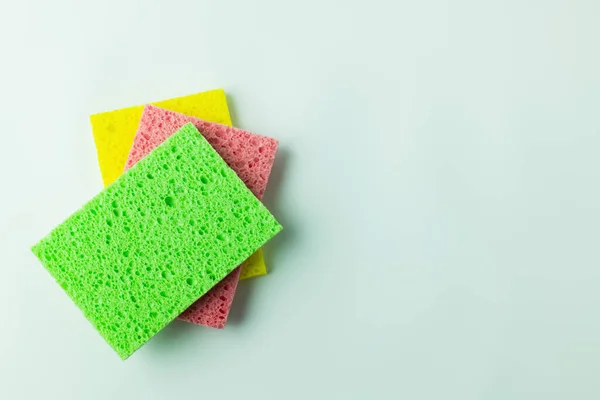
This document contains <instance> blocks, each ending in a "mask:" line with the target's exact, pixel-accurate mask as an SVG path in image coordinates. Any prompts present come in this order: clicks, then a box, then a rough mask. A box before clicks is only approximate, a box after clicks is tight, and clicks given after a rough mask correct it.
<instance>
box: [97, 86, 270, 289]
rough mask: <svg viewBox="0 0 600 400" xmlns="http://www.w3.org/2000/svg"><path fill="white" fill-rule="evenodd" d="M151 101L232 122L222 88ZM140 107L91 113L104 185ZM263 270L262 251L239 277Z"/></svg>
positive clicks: (115, 172)
mask: <svg viewBox="0 0 600 400" xmlns="http://www.w3.org/2000/svg"><path fill="white" fill-rule="evenodd" d="M153 104H155V105H157V106H160V107H162V108H165V109H167V110H171V111H175V112H179V113H183V114H186V115H191V116H194V117H198V118H202V119H204V120H207V121H214V122H218V123H221V124H224V125H229V126H230V125H231V117H230V115H229V108H228V107H227V99H226V97H225V92H224V91H223V90H222V89H216V90H210V91H207V92H201V93H196V94H192V95H189V96H182V97H176V98H173V99H169V100H163V101H159V102H155V103H153ZM143 110H144V106H143V105H141V106H134V107H127V108H122V109H119V110H114V111H109V112H104V113H99V114H94V115H92V116H91V117H90V122H91V124H92V132H93V135H94V142H95V143H96V150H97V154H98V164H99V165H100V172H101V174H102V180H103V181H104V186H108V185H109V184H111V183H112V182H113V181H114V180H115V179H117V177H119V176H120V175H121V174H122V173H123V168H124V166H125V163H126V161H127V156H128V154H129V152H130V150H131V145H132V143H133V138H134V137H135V134H136V131H137V129H138V125H139V123H140V119H141V117H142V112H143ZM249 271H252V272H249ZM266 273H267V268H266V266H265V262H264V259H263V258H262V252H261V257H260V258H258V257H252V259H251V260H249V261H246V262H244V264H243V266H242V271H241V273H240V279H245V278H249V277H251V276H258V275H266Z"/></svg>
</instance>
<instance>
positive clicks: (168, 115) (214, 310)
mask: <svg viewBox="0 0 600 400" xmlns="http://www.w3.org/2000/svg"><path fill="white" fill-rule="evenodd" d="M188 122H191V123H192V124H194V126H196V128H198V130H199V131H200V132H201V133H202V135H203V136H204V137H205V138H206V139H207V140H208V142H209V143H210V144H211V145H212V146H213V148H214V149H215V150H216V151H217V153H219V155H220V156H221V157H223V160H224V161H225V162H226V163H227V164H228V165H229V166H230V167H231V168H232V169H233V170H234V171H235V172H236V173H237V174H238V176H239V177H240V178H241V179H242V181H244V183H245V184H246V186H247V187H248V188H249V189H250V190H251V191H252V193H254V194H255V195H256V196H257V197H258V198H259V199H261V198H262V195H263V193H264V192H265V188H266V186H267V181H268V179H269V174H270V173H271V167H272V166H273V161H274V159H275V152H276V151H277V145H278V142H277V140H275V139H272V138H269V137H266V136H261V135H257V134H254V133H250V132H247V131H244V130H242V129H237V128H231V127H229V126H225V125H221V124H217V123H214V122H207V121H201V120H199V119H198V118H194V117H188V116H186V115H183V114H179V113H176V112H173V111H168V110H164V109H162V108H159V107H155V106H151V105H147V106H146V107H144V111H143V113H142V118H141V120H140V125H139V127H138V131H137V133H136V135H135V138H134V140H133V146H132V148H131V152H130V154H129V158H128V159H127V163H126V164H125V168H126V169H127V168H130V167H132V166H133V165H134V164H135V163H136V162H137V161H138V160H140V159H141V158H142V157H144V156H146V155H147V154H148V153H150V152H151V151H152V150H153V149H154V148H155V147H156V146H158V145H160V144H161V143H162V142H164V141H165V140H166V139H167V138H168V137H169V136H171V135H172V134H173V133H174V132H176V131H177V129H179V128H180V127H182V126H183V125H185V124H186V123H188ZM260 256H261V255H260V254H258V255H257V256H254V257H260ZM247 264H248V263H247ZM262 265H264V263H263V264H262ZM240 270H241V268H237V269H236V270H234V271H233V272H232V273H231V274H230V275H229V276H228V277H227V279H225V280H224V281H223V282H220V283H219V284H218V285H217V286H215V287H214V288H212V289H211V290H210V291H209V292H208V293H207V294H206V295H205V296H202V297H201V298H200V299H199V300H198V301H197V302H196V303H194V304H193V305H192V306H191V307H190V308H189V309H188V310H186V312H185V313H183V314H182V315H181V316H180V319H183V320H185V321H189V322H193V323H197V324H201V325H206V326H210V327H213V328H223V327H224V326H225V322H226V321H227V316H228V314H229V310H230V308H231V304H232V302H233V296H234V294H235V289H236V287H237V280H238V278H239V275H240ZM260 272H262V271H258V273H260Z"/></svg>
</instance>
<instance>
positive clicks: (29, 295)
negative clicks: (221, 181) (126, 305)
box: [0, 0, 600, 400]
mask: <svg viewBox="0 0 600 400" xmlns="http://www.w3.org/2000/svg"><path fill="white" fill-rule="evenodd" d="M1 4H2V5H1V8H0V40H1V41H2V47H1V49H2V51H1V54H2V57H1V58H2V61H1V63H0V128H1V133H0V150H1V152H2V157H0V171H1V174H2V175H1V177H2V190H1V192H2V195H1V196H0V246H1V247H0V250H1V251H0V257H1V268H2V269H1V273H2V275H1V278H0V317H1V318H2V327H1V329H0V398H2V399H65V400H66V399H137V398H143V399H194V398H198V399H200V398H201V399H210V398H218V399H225V398H227V399H230V398H231V399H308V398H315V399H338V398H344V399H461V400H468V399H498V400H505V399H511V400H518V399H527V400H529V399H544V400H550V399H578V400H580V399H598V398H599V397H600V379H599V377H598V374H599V371H600V316H599V313H598V310H599V306H600V290H599V285H600V263H599V261H600V257H599V254H598V249H599V246H598V235H599V229H598V226H599V223H600V212H599V206H600V189H599V188H598V185H599V178H600V158H599V156H598V152H599V148H600V118H599V107H600V78H599V74H600V56H599V50H598V39H599V37H600V36H599V35H600V24H598V18H599V17H600V3H599V2H598V1H597V0H587V1H586V0H537V1H523V0H504V1H481V0H453V1H445V0H425V1H377V0H372V1H349V0H346V1H334V0H303V1H297V2H286V1H281V0H255V1H241V0H240V1H224V0H218V1H192V0H190V1H182V2H175V1H167V0H163V1H160V0H146V1H137V2H135V1H123V0H103V1H95V2H82V1H75V0H73V1H66V0H55V1H52V2H48V1H42V0H37V1H31V0H30V1H22V2H19V1H3V2H2V3H1ZM218 87H223V88H224V89H225V90H226V91H227V93H228V95H229V101H230V105H231V110H232V113H233V118H234V123H235V124H236V125H237V126H240V127H242V128H245V129H249V130H252V131H256V132H259V133H262V134H265V135H269V136H273V137H276V138H278V139H279V140H280V141H281V152H280V154H279V156H278V159H277V162H276V165H275V170H274V173H273V176H272V182H271V183H270V187H269V188H268V189H267V192H268V194H267V197H266V203H267V205H268V206H269V207H270V208H271V209H272V211H273V213H274V214H275V215H276V216H277V217H278V219H280V221H281V222H282V223H283V225H284V226H285V230H284V232H283V233H281V235H280V236H279V237H277V238H276V239H275V240H274V241H273V242H272V243H270V244H269V245H268V246H267V247H266V250H265V251H266V257H267V261H268V263H269V266H270V269H271V274H270V275H269V276H268V277H265V278H259V279H255V280H252V281H247V282H243V283H242V284H241V285H240V290H239V292H238V295H237V297H236V299H235V302H234V307H233V311H232V316H231V320H230V323H229V325H228V326H227V328H226V329H225V330H224V331H215V330H210V329H206V328H202V327H197V326H193V325H188V324H185V323H180V322H175V323H173V324H171V325H170V326H169V327H167V328H166V329H165V330H164V331H163V332H161V333H160V334H158V335H157V336H156V337H155V338H154V339H152V340H151V341H150V342H149V343H148V344H147V345H146V346H144V347H143V348H142V349H141V350H140V351H139V352H137V353H136V354H135V355H134V356H133V357H132V358H131V359H129V360H128V361H126V362H121V361H120V360H119V358H118V357H117V356H116V354H115V353H113V351H112V350H111V349H110V347H109V346H108V345H106V344H105V343H104V342H103V341H102V339H101V338H100V336H99V335H98V334H97V333H96V332H95V331H94V330H93V328H92V327H91V325H90V324H89V323H88V322H87V321H86V320H85V318H83V317H82V316H81V314H80V312H79V311H78V309H77V308H76V307H74V306H73V305H72V304H71V302H70V300H69V299H68V298H67V297H66V296H65V295H64V294H63V292H62V291H61V290H60V289H59V287H58V286H57V285H56V284H55V283H54V282H53V280H52V279H51V278H50V276H49V275H48V274H47V273H46V272H45V271H44V269H43V268H42V267H41V265H40V264H39V263H38V262H37V260H36V259H35V258H34V256H33V255H32V254H31V253H30V251H29V247H30V246H31V245H32V244H34V243H35V242H36V241H37V240H38V239H40V238H41V237H42V236H44V235H45V234H46V233H47V232H48V231H49V230H50V229H51V228H52V227H53V226H54V225H55V224H57V223H59V222H61V221H62V220H63V219H64V218H65V217H67V216H68V215H69V214H70V213H71V212H72V211H74V210H75V209H77V208H78V207H79V206H80V205H81V204H83V203H84V202H86V201H87V200H88V199H90V198H91V197H92V196H93V195H95V194H96V193H97V192H98V191H99V190H100V189H101V187H102V184H101V180H100V174H99V169H98V167H97V164H96V153H95V148H94V144H93V140H92V135H91V130H90V126H89V123H88V116H89V114H92V113H95V112H99V111H106V110H109V109H114V108H120V107H123V106H129V105H135V104H140V103H144V102H148V101H154V100H161V99H165V98H169V97H174V96H180V95H184V94H189V93H193V92H199V91H202V90H208V89H212V88H218Z"/></svg>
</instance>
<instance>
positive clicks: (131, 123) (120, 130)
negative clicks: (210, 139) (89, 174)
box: [90, 89, 231, 186]
mask: <svg viewBox="0 0 600 400" xmlns="http://www.w3.org/2000/svg"><path fill="white" fill-rule="evenodd" d="M153 104H156V105H157V106H160V107H162V108H166V109H168V110H172V111H177V112H180V113H183V114H186V115H193V116H195V117H198V118H202V119H205V120H207V121H213V122H218V123H221V124H225V125H231V117H230V115H229V108H228V107H227V100H226V98H225V92H224V91H223V90H222V89H216V90H210V91H207V92H201V93H196V94H192V95H189V96H182V97H176V98H173V99H169V100H163V101H159V102H156V103H153ZM143 110H144V106H143V105H141V106H134V107H127V108H122V109H119V110H114V111H109V112H103V113H99V114H94V115H92V116H90V122H91V124H92V132H93V134H94V141H95V143H96V150H97V153H98V164H99V165H100V172H101V173H102V180H103V181H104V186H108V185H109V184H111V183H112V182H113V181H114V180H115V179H117V178H118V177H119V176H120V175H121V174H122V173H123V167H124V166H125V162H126V161H127V156H128V154H129V150H131V144H132V143H133V138H134V136H135V133H136V130H137V128H138V124H139V122H140V118H141V116H142V111H143Z"/></svg>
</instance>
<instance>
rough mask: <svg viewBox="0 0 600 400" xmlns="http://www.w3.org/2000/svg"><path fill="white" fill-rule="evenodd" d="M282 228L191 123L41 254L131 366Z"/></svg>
mask: <svg viewBox="0 0 600 400" xmlns="http://www.w3.org/2000/svg"><path fill="white" fill-rule="evenodd" d="M279 230H281V226H280V225H279V223H278V222H277V221H276V220H275V219H274V217H273V216H272V215H271V214H270V213H269V211H268V210H267V209H266V208H265V207H264V206H263V205H262V203H261V202H260V201H259V200H258V199H257V198H256V197H255V196H254V195H253V194H252V193H251V192H250V191H249V190H248V189H247V188H246V186H245V185H244V183H243V182H242V181H241V180H240V179H239V178H238V177H237V175H236V174H235V172H234V171H233V170H231V169H230V168H229V167H228V166H227V164H226V163H225V162H224V161H223V160H222V159H221V157H220V156H219V155H218V154H217V153H216V152H215V151H214V149H213V148H212V146H210V144H209V143H208V142H207V141H206V140H205V139H204V138H203V137H202V136H201V135H200V134H199V133H198V131H197V129H196V128H195V127H194V126H193V125H192V124H188V125H185V126H184V127H183V128H181V129H180V131H179V132H178V133H177V134H175V135H173V136H171V137H170V138H169V139H168V140H166V141H165V142H164V143H163V144H162V145H161V146H159V147H157V148H156V149H155V150H154V151H153V152H152V153H151V154H150V155H148V156H147V157H145V158H144V159H143V160H141V161H140V162H138V163H137V164H136V166H135V167H133V168H131V169H130V170H129V171H127V172H126V173H124V174H123V175H122V176H121V177H120V178H119V179H117V180H116V181H115V182H114V183H113V184H111V185H110V186H108V187H107V188H106V189H105V190H104V191H102V192H101V193H100V194H99V195H97V196H96V197H94V198H93V199H92V200H91V201H90V202H88V203H87V204H85V205H84V206H83V207H82V208H81V209H80V210H78V211H77V212H75V213H74V214H73V215H71V216H70V217H69V218H68V219H67V220H66V221H65V222H63V223H62V224H61V225H59V226H58V227H56V228H55V229H54V230H53V231H52V232H51V233H50V234H49V235H48V236H46V237H45V238H44V239H42V240H41V241H40V242H39V243H37V244H36V245H35V246H34V247H33V249H32V250H33V252H34V253H35V254H36V256H37V257H38V258H39V259H40V261H41V262H42V264H43V265H44V267H45V268H46V269H47V270H48V271H49V272H50V274H51V275H52V276H53V277H54V278H55V279H56V281H57V282H58V283H59V284H60V286H61V287H62V288H63V289H64V290H65V291H66V292H67V294H68V295H69V296H70V297H71V299H72V300H73V301H74V302H75V304H76V305H77V306H78V307H79V308H80V309H81V310H82V311H83V313H84V315H85V316H86V317H87V318H88V319H89V320H90V322H91V323H92V324H93V325H94V326H95V327H96V329H97V330H98V331H99V332H100V334H101V335H102V336H103V337H104V339H105V340H106V341H107V342H108V343H109V344H110V345H111V346H112V347H113V348H114V349H115V351H116V352H117V353H118V354H119V355H120V356H121V357H122V358H124V359H125V358H127V357H128V356H130V355H131V354H132V353H133V352H134V351H135V350H136V349H138V348H139V347H140V346H142V345H143V344H144V343H145V342H146V341H148V340H149V339H150V338H151V337H152V336H153V335H154V334H156V333H157V332H158V331H159V330H160V329H162V328H163V327H164V326H165V325H166V324H167V323H169V322H170V321H171V320H173V319H174V318H175V317H177V316H178V315H179V314H180V313H181V312H182V311H184V310H185V309H186V308H187V307H189V306H190V305H191V304H192V303H193V302H194V301H195V300H197V299H198V298H199V297H200V296H202V295H203V294H205V293H206V292H207V291H208V290H209V289H210V288H211V287H213V286H214V285H215V284H216V283H217V282H219V281H220V280H222V279H223V278H224V277H225V276H226V275H227V274H229V273H230V272H231V271H232V270H233V269H234V268H235V267H236V266H237V265H239V264H240V263H241V262H242V261H243V260H244V259H246V258H247V257H248V256H250V254H252V252H254V251H255V250H256V249H258V248H259V247H260V246H261V245H262V244H263V243H264V242H265V241H267V240H268V239H270V238H271V237H272V236H273V235H275V234H276V233H277V232H278V231H279Z"/></svg>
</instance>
